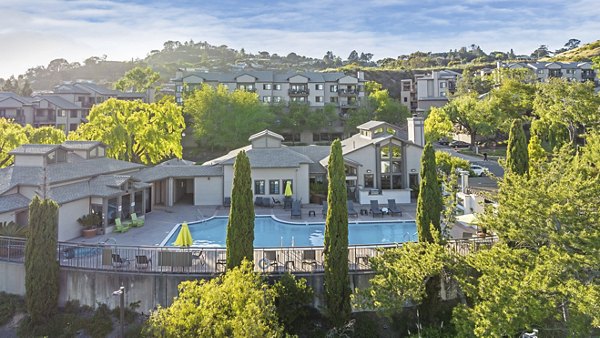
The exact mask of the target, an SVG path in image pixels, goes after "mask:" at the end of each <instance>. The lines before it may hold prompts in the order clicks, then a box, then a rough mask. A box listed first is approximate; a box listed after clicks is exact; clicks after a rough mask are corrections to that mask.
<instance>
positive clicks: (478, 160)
mask: <svg viewBox="0 0 600 338" xmlns="http://www.w3.org/2000/svg"><path fill="white" fill-rule="evenodd" d="M434 148H435V150H441V151H445V152H447V153H450V154H452V156H456V157H460V158H462V159H465V160H467V161H469V162H471V163H473V164H477V165H480V166H482V167H486V168H488V169H489V170H490V172H491V173H492V174H494V175H496V176H498V177H502V176H504V169H502V167H501V166H500V165H499V164H498V161H497V160H495V159H494V160H491V159H490V160H487V161H484V160H483V158H482V157H479V156H471V155H464V154H461V153H459V152H457V151H455V150H454V149H452V148H450V147H445V146H440V145H434Z"/></svg>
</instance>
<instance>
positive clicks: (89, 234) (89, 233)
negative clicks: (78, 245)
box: [81, 229, 96, 238]
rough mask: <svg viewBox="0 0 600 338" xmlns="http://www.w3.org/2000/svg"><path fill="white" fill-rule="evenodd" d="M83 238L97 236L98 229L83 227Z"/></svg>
mask: <svg viewBox="0 0 600 338" xmlns="http://www.w3.org/2000/svg"><path fill="white" fill-rule="evenodd" d="M81 234H82V235H83V238H91V237H94V236H96V229H83V230H81Z"/></svg>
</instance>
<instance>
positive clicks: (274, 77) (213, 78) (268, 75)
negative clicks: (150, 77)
mask: <svg viewBox="0 0 600 338" xmlns="http://www.w3.org/2000/svg"><path fill="white" fill-rule="evenodd" d="M242 75H250V76H253V77H254V78H256V82H267V83H268V82H275V83H279V82H281V83H286V82H288V81H289V79H290V78H291V77H293V76H296V75H300V76H304V77H306V78H308V79H309V82H336V81H338V80H339V79H341V78H343V77H344V76H346V74H344V73H342V72H334V73H318V72H275V71H271V70H264V71H259V70H244V71H240V72H229V73H214V72H199V71H184V72H183V74H182V76H181V77H179V78H175V79H173V81H177V82H182V81H183V80H185V79H187V78H189V77H191V76H197V77H200V78H202V79H203V80H204V81H206V82H220V83H234V82H236V78H237V77H239V76H242Z"/></svg>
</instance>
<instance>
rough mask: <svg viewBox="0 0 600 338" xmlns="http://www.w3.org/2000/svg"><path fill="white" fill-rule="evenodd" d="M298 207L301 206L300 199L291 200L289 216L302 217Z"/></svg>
mask: <svg viewBox="0 0 600 338" xmlns="http://www.w3.org/2000/svg"><path fill="white" fill-rule="evenodd" d="M300 208H302V204H300V201H294V202H292V212H291V218H294V217H299V218H302V210H300Z"/></svg>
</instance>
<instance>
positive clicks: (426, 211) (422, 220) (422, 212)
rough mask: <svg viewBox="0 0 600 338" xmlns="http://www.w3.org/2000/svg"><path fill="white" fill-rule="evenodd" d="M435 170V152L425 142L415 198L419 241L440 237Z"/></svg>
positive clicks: (437, 186)
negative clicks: (417, 196)
mask: <svg viewBox="0 0 600 338" xmlns="http://www.w3.org/2000/svg"><path fill="white" fill-rule="evenodd" d="M436 170H437V169H436V164H435V152H434V150H433V146H432V145H431V143H430V142H427V144H426V145H425V148H424V149H423V155H422V156H421V185H420V189H419V198H418V199H417V231H418V233H419V241H420V242H434V239H439V238H441V229H440V216H441V213H442V207H443V201H442V191H441V189H440V184H439V182H438V177H437V172H436ZM434 231H435V234H434V233H433V232H434Z"/></svg>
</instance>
